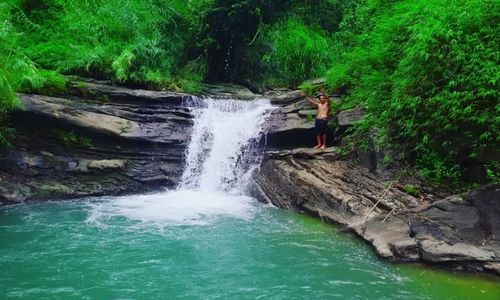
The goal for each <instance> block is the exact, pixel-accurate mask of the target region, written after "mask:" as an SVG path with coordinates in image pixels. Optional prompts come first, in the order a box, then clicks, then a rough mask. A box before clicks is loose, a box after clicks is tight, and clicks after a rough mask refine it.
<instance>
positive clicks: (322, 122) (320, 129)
mask: <svg viewBox="0 0 500 300" xmlns="http://www.w3.org/2000/svg"><path fill="white" fill-rule="evenodd" d="M327 124H328V119H316V122H315V123H314V127H315V131H316V134H326V125H327Z"/></svg>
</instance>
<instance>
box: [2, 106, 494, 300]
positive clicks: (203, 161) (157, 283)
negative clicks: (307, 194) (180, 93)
mask: <svg viewBox="0 0 500 300" xmlns="http://www.w3.org/2000/svg"><path fill="white" fill-rule="evenodd" d="M190 105H192V106H193V112H194V113H195V115H196V119H195V124H194V129H193V137H192V139H191V142H190V145H189V147H188V150H187V153H186V161H187V163H186V171H185V173H184V174H183V177H182V180H181V184H180V185H179V187H178V188H177V189H175V190H170V191H163V192H160V193H155V194H146V195H135V196H123V197H99V198H87V199H78V200H71V201H57V202H56V201H54V202H50V201H49V202H47V203H32V204H20V205H13V206H6V207H1V208H0V299H4V298H8V299H17V298H18V299H332V298H337V299H500V297H499V295H500V283H499V282H498V281H496V280H493V279H488V278H482V277H478V276H470V275H463V274H462V275H460V274H452V273H449V272H440V271H436V270H431V269H428V268H422V267H416V266H409V265H395V264H390V263H388V262H385V261H382V260H379V259H377V258H376V256H375V255H374V253H373V251H372V249H371V248H370V247H369V246H367V245H366V244H365V243H363V242H361V241H359V240H358V239H357V238H355V237H353V236H351V235H349V234H346V233H343V232H338V231H337V229H336V228H335V227H334V226H331V225H328V224H324V223H321V222H320V221H319V220H316V219H313V218H310V217H308V216H305V215H302V214H298V213H292V212H287V211H282V210H278V209H276V208H274V207H272V206H269V205H264V204H261V203H259V202H257V201H256V200H255V199H252V198H251V197H248V196H246V195H245V183H246V182H247V179H248V176H249V174H250V173H251V172H252V170H253V169H254V168H255V167H257V166H258V163H259V157H260V151H261V147H260V146H259V145H262V144H263V143H264V142H265V141H264V140H263V135H262V124H263V122H264V120H265V117H266V116H267V115H268V114H269V113H270V110H271V106H270V104H269V103H268V102H266V101H254V102H237V101H224V102H222V101H211V100H197V101H194V102H193V103H190Z"/></svg>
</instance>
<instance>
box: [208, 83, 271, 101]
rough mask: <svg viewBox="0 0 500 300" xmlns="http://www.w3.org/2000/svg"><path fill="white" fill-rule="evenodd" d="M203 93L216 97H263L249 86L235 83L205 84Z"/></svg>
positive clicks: (242, 98)
mask: <svg viewBox="0 0 500 300" xmlns="http://www.w3.org/2000/svg"><path fill="white" fill-rule="evenodd" d="M202 95H203V96H207V97H211V98H215V99H239V100H253V99H256V98H260V97H261V95H258V94H254V93H253V92H252V91H250V90H249V89H248V88H246V87H244V86H241V85H237V84H233V83H217V84H204V85H203V91H202Z"/></svg>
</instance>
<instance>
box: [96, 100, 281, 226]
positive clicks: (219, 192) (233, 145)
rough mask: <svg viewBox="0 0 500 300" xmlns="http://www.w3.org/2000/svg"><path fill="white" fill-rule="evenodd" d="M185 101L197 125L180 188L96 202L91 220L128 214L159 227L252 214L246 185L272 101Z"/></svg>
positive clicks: (256, 158) (101, 219) (132, 218)
mask: <svg viewBox="0 0 500 300" xmlns="http://www.w3.org/2000/svg"><path fill="white" fill-rule="evenodd" d="M187 105H189V106H191V108H192V113H193V114H194V126H193V133H192V137H191V140H190V142H189V146H188V149H187V151H186V169H185V171H184V174H183V175H182V178H181V182H180V184H179V186H178V187H177V189H176V190H174V191H166V192H162V193H157V194H148V195H135V196H125V197H112V198H109V199H108V200H107V201H105V202H99V203H92V204H91V206H92V210H91V214H90V215H89V218H88V219H87V222H89V223H96V224H102V223H105V222H106V220H107V219H109V218H113V217H122V216H125V217H127V218H128V219H131V220H136V221H141V222H143V223H146V224H148V223H152V222H153V223H155V224H158V225H160V226H172V225H174V226H175V225H204V224H209V223H211V222H212V221H214V220H216V219H217V218H218V217H219V216H230V217H235V218H240V219H247V218H249V217H251V216H252V215H253V211H254V209H255V206H254V205H253V204H252V203H253V199H251V198H250V197H248V196H245V195H244V190H245V186H246V183H247V182H248V179H249V176H250V175H251V172H252V171H253V170H254V169H255V168H256V167H257V166H258V164H259V163H260V154H261V153H260V151H261V148H259V144H260V141H261V138H262V137H263V125H264V121H265V119H266V117H267V116H268V115H269V114H270V112H271V109H272V106H271V104H270V103H269V101H267V100H255V101H237V100H213V99H199V98H193V99H191V100H190V101H189V103H187ZM103 221H104V222H103Z"/></svg>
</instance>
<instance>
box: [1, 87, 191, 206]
mask: <svg viewBox="0 0 500 300" xmlns="http://www.w3.org/2000/svg"><path fill="white" fill-rule="evenodd" d="M189 98H190V96H189V95H185V94H179V93H170V92H156V91H148V90H140V89H127V88H123V87H116V86H112V85H107V84H101V83H96V82H77V83H74V84H73V87H72V89H71V92H70V93H68V94H67V95H64V96H63V97H47V96H40V95H20V99H21V102H22V106H23V108H22V109H20V110H18V111H16V112H15V113H14V114H13V115H12V117H11V124H12V126H13V127H14V128H15V130H16V133H15V138H14V139H13V141H12V143H13V147H12V148H11V149H10V150H7V151H3V152H2V155H1V156H0V183H1V184H0V202H4V203H9V202H18V201H24V200H32V199H46V198H50V199H54V198H60V197H64V198H69V197H83V196H91V195H103V194H107V195H109V194H120V193H131V192H139V191H141V192H143V191H148V190H152V189H157V188H160V187H172V186H174V185H175V184H176V183H177V181H178V178H179V176H180V174H181V173H182V169H183V163H184V151H185V148H186V146H187V145H186V142H187V140H188V139H189V136H190V130H191V126H192V117H191V114H190V112H189V109H188V108H186V107H185V105H183V103H184V102H185V101H188V100H189Z"/></svg>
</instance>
